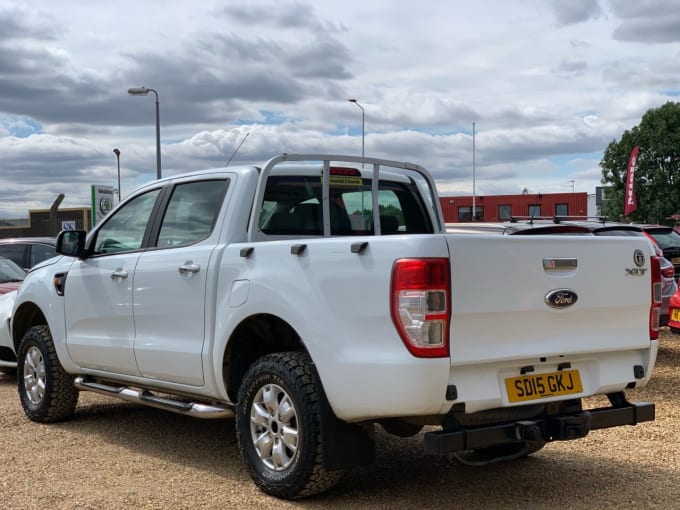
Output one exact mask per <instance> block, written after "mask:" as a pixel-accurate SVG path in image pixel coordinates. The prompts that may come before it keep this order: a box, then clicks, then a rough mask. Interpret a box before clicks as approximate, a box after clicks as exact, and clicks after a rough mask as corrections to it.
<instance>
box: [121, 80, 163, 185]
mask: <svg viewBox="0 0 680 510" xmlns="http://www.w3.org/2000/svg"><path fill="white" fill-rule="evenodd" d="M149 92H153V93H154V95H155V96H156V179H160V178H161V119H160V109H159V106H158V92H157V91H155V90H154V89H149V88H146V87H133V88H131V89H128V94H130V95H131V96H148V95H149Z"/></svg>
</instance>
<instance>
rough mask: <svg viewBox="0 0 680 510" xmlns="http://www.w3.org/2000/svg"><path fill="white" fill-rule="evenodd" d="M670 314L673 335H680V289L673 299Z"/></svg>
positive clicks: (669, 308)
mask: <svg viewBox="0 0 680 510" xmlns="http://www.w3.org/2000/svg"><path fill="white" fill-rule="evenodd" d="M668 313H669V315H668V327H669V328H670V330H671V331H672V332H673V333H679V334H680V289H678V290H677V291H676V292H675V294H673V296H672V297H671V300H670V302H669V303H668Z"/></svg>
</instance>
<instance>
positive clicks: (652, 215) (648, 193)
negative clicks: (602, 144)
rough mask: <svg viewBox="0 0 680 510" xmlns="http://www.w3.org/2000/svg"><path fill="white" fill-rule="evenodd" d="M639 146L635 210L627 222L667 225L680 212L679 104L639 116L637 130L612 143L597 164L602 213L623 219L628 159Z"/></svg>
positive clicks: (649, 111)
mask: <svg viewBox="0 0 680 510" xmlns="http://www.w3.org/2000/svg"><path fill="white" fill-rule="evenodd" d="M636 145H638V146H640V153H639V154H638V159H637V170H636V171H635V195H636V197H637V209H636V210H635V211H633V213H631V215H630V217H629V219H630V220H632V221H637V222H650V223H668V222H669V221H668V220H667V218H668V217H669V216H671V215H672V214H676V213H678V212H680V186H679V185H680V103H673V102H667V103H666V104H664V105H663V106H661V107H659V108H652V109H651V110H648V111H647V113H645V114H644V115H643V116H642V121H641V122H640V125H639V126H635V127H634V128H633V129H631V130H630V131H626V132H624V133H623V135H622V136H621V140H619V141H618V142H617V141H616V140H614V141H612V142H611V143H610V144H609V145H608V146H607V148H606V149H605V151H604V157H603V158H602V161H601V162H600V167H601V168H602V184H604V185H605V186H606V188H605V191H604V193H605V205H604V213H605V214H606V215H607V216H608V217H610V218H619V217H623V201H624V191H625V185H626V173H627V170H628V157H629V156H630V153H631V151H632V150H633V147H635V146H636Z"/></svg>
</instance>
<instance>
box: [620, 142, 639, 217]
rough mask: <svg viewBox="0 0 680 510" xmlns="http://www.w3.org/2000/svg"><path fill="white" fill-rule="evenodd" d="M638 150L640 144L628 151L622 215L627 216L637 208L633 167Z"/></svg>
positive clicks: (635, 164) (635, 163) (635, 166)
mask: <svg viewBox="0 0 680 510" xmlns="http://www.w3.org/2000/svg"><path fill="white" fill-rule="evenodd" d="M638 152H640V146H638V145H636V146H635V147H633V150H632V151H631V152H630V157H629V158H628V173H627V174H626V194H625V201H624V205H623V215H624V216H628V215H629V214H630V213H632V212H633V211H634V210H635V209H637V199H636V198H635V169H636V168H637V158H638Z"/></svg>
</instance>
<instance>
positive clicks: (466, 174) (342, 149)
mask: <svg viewBox="0 0 680 510" xmlns="http://www.w3.org/2000/svg"><path fill="white" fill-rule="evenodd" d="M139 86H146V87H149V88H153V89H156V90H157V91H158V95H159V100H160V123H161V153H162V172H163V176H169V175H172V174H176V173H179V172H185V171H190V170H198V169H202V168H209V167H220V166H224V165H225V163H226V162H227V160H229V158H230V157H231V156H232V154H233V153H234V150H235V149H236V148H237V147H238V146H239V144H240V143H241V142H242V141H243V140H244V138H245V137H246V135H247V138H245V142H244V143H243V144H242V146H241V148H240V149H239V151H238V152H237V154H236V156H235V157H234V158H233V161H232V162H231V165H232V166H233V165H235V164H238V163H252V162H262V161H264V160H266V159H268V158H269V157H271V156H274V155H276V154H279V153H282V152H287V153H293V152H309V153H319V152H329V153H346V154H354V155H360V153H361V135H362V129H361V110H360V109H359V108H358V107H357V105H355V104H352V103H350V102H348V101H347V99H348V98H356V99H357V100H358V102H359V104H360V105H361V106H363V108H364V112H365V152H366V155H367V156H375V157H382V158H389V159H396V160H406V161H413V162H416V163H419V164H422V165H424V166H425V167H427V168H428V169H429V170H430V171H431V172H432V173H433V174H434V176H435V178H436V180H437V183H438V186H439V190H440V192H441V193H443V194H454V195H455V194H471V193H472V190H473V178H472V177H473V143H472V142H473V137H472V124H473V123H475V126H476V135H475V137H474V139H475V150H474V155H475V158H474V159H475V165H474V168H475V172H474V173H475V192H476V194H478V195H488V194H504V193H519V192H521V190H522V189H523V188H525V187H526V188H527V189H528V190H529V192H531V193H538V192H542V193H551V192H567V191H571V190H572V189H573V190H574V191H581V192H588V193H594V190H595V186H597V185H599V180H600V175H601V173H600V168H599V162H600V160H601V159H602V154H603V151H604V149H605V147H606V146H607V144H608V143H609V142H611V141H612V140H614V139H619V138H620V136H621V134H622V133H623V131H625V130H626V129H631V128H632V127H633V126H635V125H637V124H638V123H639V122H640V118H641V116H642V115H643V114H644V113H645V112H646V111H647V110H648V109H650V108H655V107H659V106H661V105H663V104H664V103H665V102H667V101H678V100H680V99H679V95H680V8H679V7H678V3H677V1H676V0H637V1H630V0H523V1H522V2H507V1H506V0H477V1H475V2H472V1H465V2H464V1H460V0H451V1H444V0H437V1H435V0H419V1H418V2H406V1H404V0H369V1H366V0H364V1H357V0H345V1H343V2H338V1H336V0H314V1H311V0H296V1H288V0H281V1H276V0H269V1H260V0H229V1H223V0H222V1H220V0H202V1H201V2H188V1H180V0H145V1H143V2H140V1H139V0H135V1H132V0H117V1H116V2H93V1H90V0H60V1H59V2H54V1H52V0H49V1H48V0H30V1H18V0H17V1H8V0H0V218H3V217H4V218H8V217H9V218H21V217H26V216H27V210H28V209H30V208H49V206H50V205H51V204H52V202H53V201H54V200H55V198H56V197H57V195H58V194H59V193H64V194H65V195H66V199H65V200H64V202H63V203H62V207H79V206H88V205H89V194H90V185H92V184H100V185H102V184H103V185H106V184H108V185H112V186H117V166H116V156H115V154H114V153H113V149H114V148H118V149H119V150H120V169H121V188H122V191H123V196H125V195H126V194H127V193H129V192H130V191H131V190H132V189H133V188H134V187H136V186H138V185H140V184H142V183H144V182H147V181H149V180H152V179H154V178H155V176H156V152H155V151H156V147H155V99H154V95H153V94H150V95H149V96H147V97H132V96H130V95H128V93H127V89H128V88H130V87H139Z"/></svg>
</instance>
